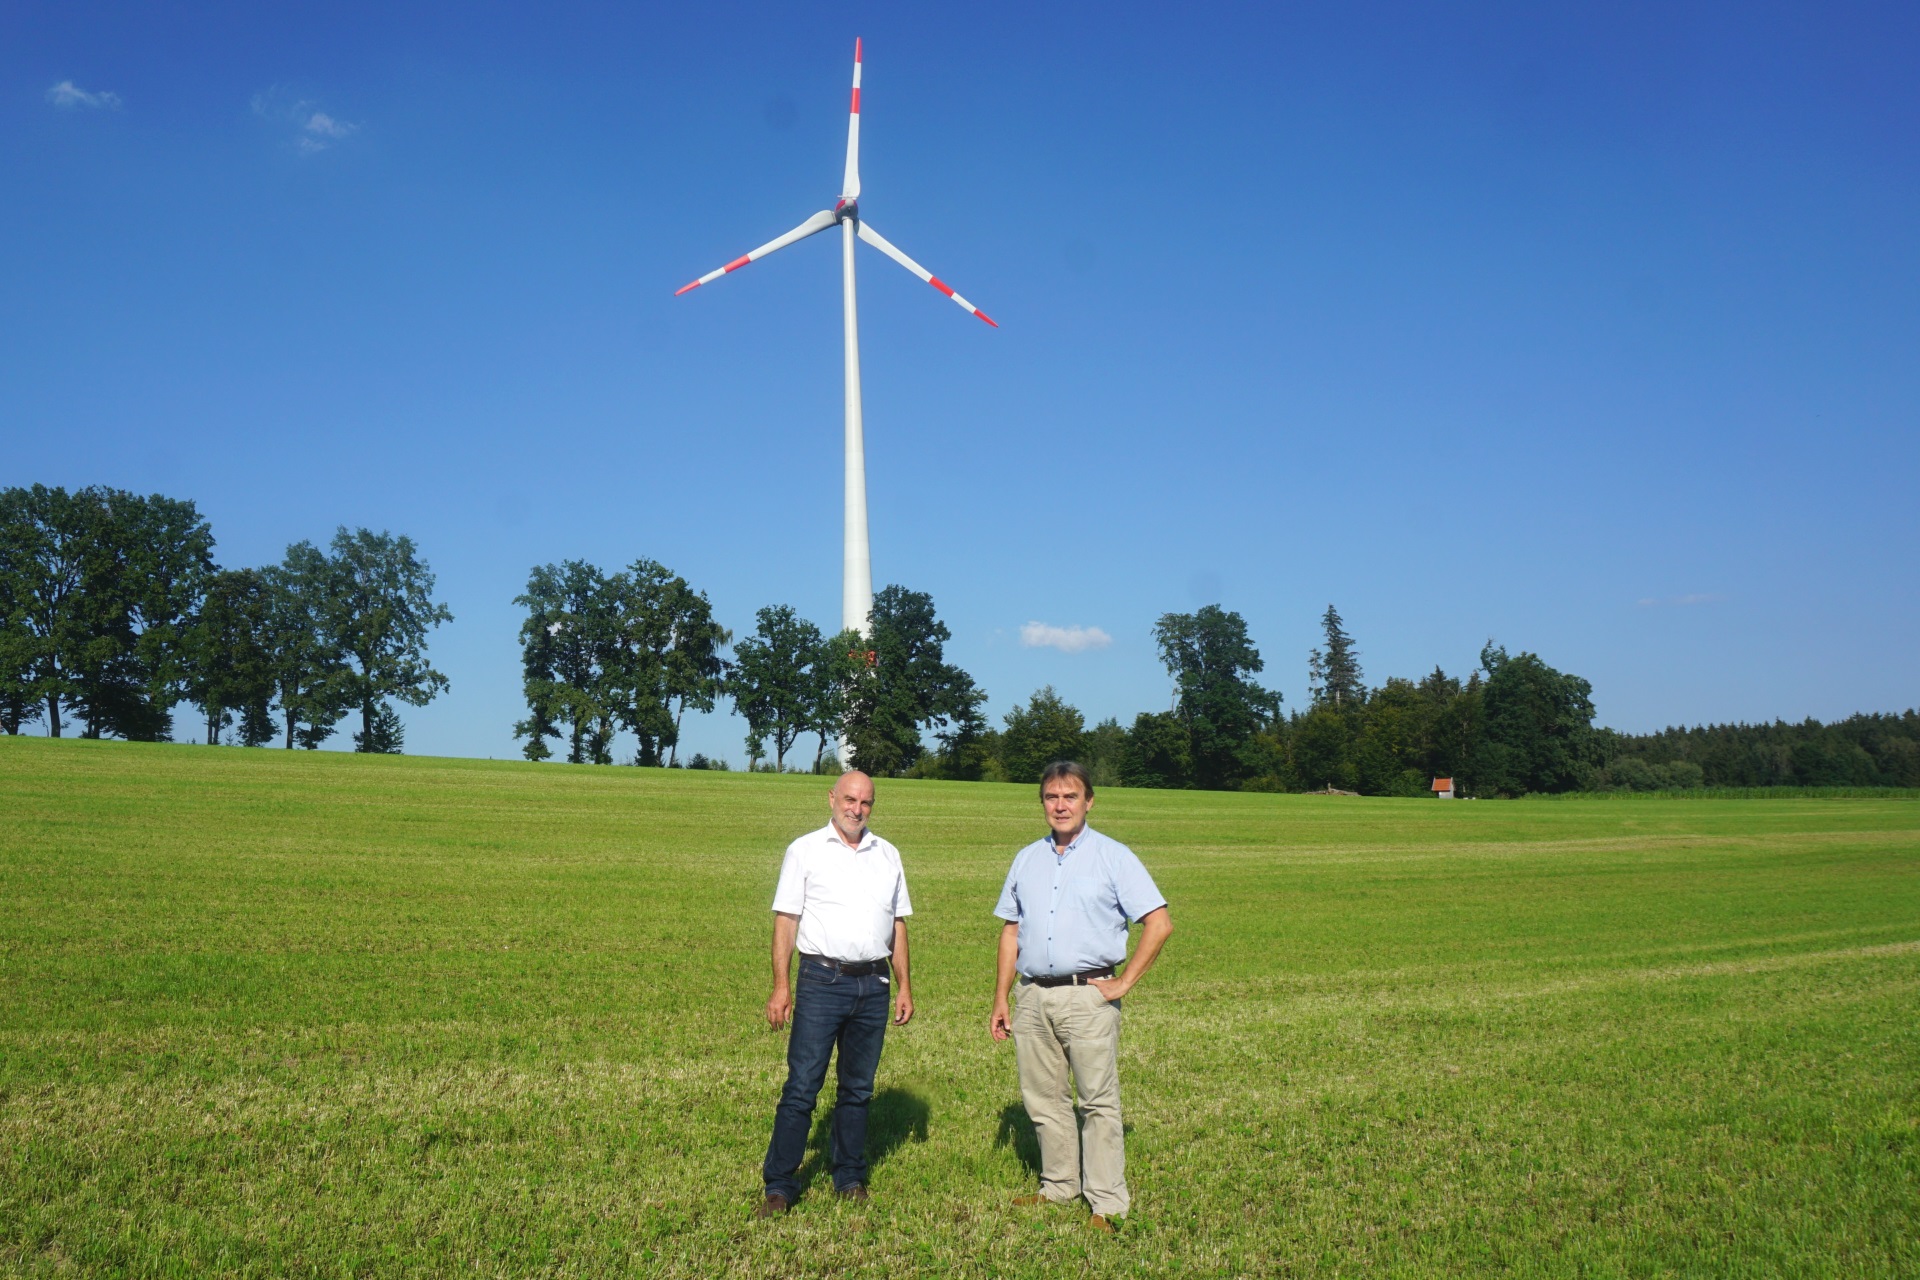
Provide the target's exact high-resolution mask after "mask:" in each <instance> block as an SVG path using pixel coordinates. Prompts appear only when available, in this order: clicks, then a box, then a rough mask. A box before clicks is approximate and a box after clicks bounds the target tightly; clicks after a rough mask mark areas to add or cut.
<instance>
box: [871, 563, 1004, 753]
mask: <svg viewBox="0 0 1920 1280" xmlns="http://www.w3.org/2000/svg"><path fill="white" fill-rule="evenodd" d="M871 618H872V628H873V634H872V636H871V638H870V639H869V640H868V641H867V642H866V644H865V645H864V646H859V645H858V642H856V646H855V648H854V650H853V651H854V652H856V653H859V652H861V648H862V647H864V649H865V650H867V651H870V652H871V653H872V654H873V655H874V660H873V664H872V666H871V667H870V668H868V669H867V670H866V671H865V672H864V673H860V672H858V671H855V672H852V673H851V674H852V677H853V678H852V679H850V680H848V681H847V682H846V683H844V684H843V686H842V697H841V706H842V708H844V719H843V723H844V725H845V730H844V736H845V740H846V742H847V745H848V746H850V747H851V748H852V754H853V761H852V763H853V765H854V766H855V767H856V768H860V769H864V770H865V771H867V772H868V773H871V774H876V775H881V774H884V775H893V774H900V773H904V772H906V771H907V769H909V768H910V767H912V765H913V764H914V762H915V761H917V760H918V759H919V758H920V757H921V755H923V754H924V753H925V751H926V747H925V744H924V743H923V742H922V741H921V737H920V734H921V731H922V730H923V729H930V730H936V731H938V732H940V733H941V734H942V735H943V736H946V737H950V738H953V739H956V740H957V739H959V738H961V737H963V736H965V735H966V732H967V730H968V728H969V727H970V726H975V725H978V722H979V719H980V715H979V707H980V704H981V703H982V702H984V701H985V699H986V695H985V694H984V693H982V692H981V691H980V690H979V689H977V688H976V687H975V686H974V683H973V678H972V677H971V676H969V675H968V674H967V673H966V672H964V671H962V670H960V668H958V667H956V666H953V665H951V664H949V663H948V662H947V661H946V657H945V648H944V646H945V644H946V642H947V641H948V640H949V639H951V638H952V633H950V632H949V631H948V630H947V627H946V624H945V623H943V622H941V621H940V620H939V618H938V617H937V616H936V615H935V613H934V608H933V597H931V596H929V595H927V594H926V593H925V592H923V591H909V590H907V589H906V588H905V587H901V586H889V587H887V588H885V589H884V590H882V591H881V592H880V593H879V594H878V595H876V596H875V597H874V598H873V612H872V614H871Z"/></svg>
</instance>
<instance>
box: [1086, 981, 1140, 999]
mask: <svg viewBox="0 0 1920 1280" xmlns="http://www.w3.org/2000/svg"><path fill="white" fill-rule="evenodd" d="M1087 985H1088V986H1090V987H1092V988H1093V989H1094V990H1095V991H1098V992H1099V993H1100V998H1101V999H1102V1000H1105V1001H1106V1002H1107V1003H1108V1004H1112V1003H1113V1002H1114V1001H1115V1000H1118V999H1119V998H1120V997H1121V996H1124V995H1125V994H1127V990H1128V987H1129V986H1130V985H1131V984H1130V983H1128V982H1127V980H1126V979H1125V978H1088V979H1087Z"/></svg>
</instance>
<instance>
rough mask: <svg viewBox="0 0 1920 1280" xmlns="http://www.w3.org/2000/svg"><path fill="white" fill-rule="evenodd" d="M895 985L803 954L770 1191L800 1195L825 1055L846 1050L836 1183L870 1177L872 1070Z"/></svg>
mask: <svg viewBox="0 0 1920 1280" xmlns="http://www.w3.org/2000/svg"><path fill="white" fill-rule="evenodd" d="M892 1005H893V988H892V987H890V986H889V985H888V984H887V980H886V979H885V978H883V977H880V976H879V975H877V974H875V975H870V976H868V977H864V978H849V977H847V976H846V975H845V974H841V973H836V972H834V971H833V970H832V969H829V968H828V967H827V966H825V965H823V964H818V963H816V962H814V961H811V960H808V959H806V958H804V957H802V959H801V961H800V977H799V980H798V981H797V982H796V983H795V984H794V991H793V1029H792V1030H791V1031H790V1032H788V1034H787V1087H786V1088H785V1089H783V1090H781V1092H780V1106H779V1108H778V1109H777V1110H776V1111H775V1112H774V1114H773V1141H772V1142H769V1143H768V1144H767V1162H766V1165H765V1166H764V1167H763V1168H762V1169H761V1171H760V1173H761V1177H762V1178H763V1179H764V1180H765V1181H766V1184H767V1194H768V1195H770V1196H776V1195H777V1196H785V1197H786V1199H787V1202H788V1203H789V1204H791V1203H792V1202H793V1201H794V1200H796V1199H798V1198H799V1195H800V1184H799V1182H798V1181H797V1180H796V1179H795V1177H794V1175H795V1174H796V1173H798V1172H799V1171H800V1161H801V1160H802V1159H803V1158H804V1157H805V1156H806V1154H807V1133H808V1131H809V1130H810V1129H812V1127H813V1103H814V1099H816V1098H818V1097H819V1096H820V1086H821V1085H822V1084H824V1083H825V1082H826V1079H827V1059H828V1058H829V1057H830V1056H832V1054H833V1052H834V1049H835V1048H836V1047H837V1048H838V1049H839V1051H840V1055H839V1056H840V1064H839V1072H838V1081H839V1086H840V1093H839V1098H838V1100H837V1101H836V1102H835V1103H834V1105H833V1186H834V1189H835V1190H836V1191H845V1190H846V1189H847V1188H849V1187H852V1186H856V1185H858V1186H864V1185H865V1184H866V1181H867V1105H868V1104H869V1103H871V1102H872V1101H873V1073H874V1072H875V1071H876V1070H877V1069H878V1068H879V1066H880V1047H881V1045H882V1044H883V1043H884V1042H885V1040H886V1037H887V1018H888V1016H889V1014H890V1013H891V1012H892Z"/></svg>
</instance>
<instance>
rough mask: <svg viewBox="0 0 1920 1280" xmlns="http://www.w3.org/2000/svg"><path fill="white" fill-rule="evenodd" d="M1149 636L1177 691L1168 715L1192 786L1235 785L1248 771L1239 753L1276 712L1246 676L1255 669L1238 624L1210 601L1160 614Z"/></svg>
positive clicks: (1242, 622)
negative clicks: (1184, 751) (1174, 717)
mask: <svg viewBox="0 0 1920 1280" xmlns="http://www.w3.org/2000/svg"><path fill="white" fill-rule="evenodd" d="M1153 637H1154V640H1155V641H1156V642H1157V643H1158V644H1159V646H1160V658H1161V661H1163V662H1165V663H1166V666H1167V671H1168V672H1169V673H1170V674H1171V675H1172V676H1173V680H1174V687H1175V689H1176V690H1177V691H1178V692H1177V697H1176V700H1175V704H1174V710H1175V712H1176V713H1177V714H1178V716H1179V718H1180V720H1181V722H1182V723H1183V724H1184V725H1185V726H1186V729H1187V733H1188V736H1189V739H1190V743H1189V747H1188V751H1189V753H1190V757H1191V759H1192V762H1193V781H1194V784H1195V785H1196V786H1199V787H1202V788H1205V789H1209V790H1221V789H1225V788H1230V787H1233V786H1235V785H1237V784H1238V783H1239V782H1240V781H1241V779H1243V778H1245V777H1247V776H1248V775H1249V774H1250V773H1251V772H1252V767H1251V762H1250V761H1249V760H1248V758H1247V756H1246V752H1247V749H1248V748H1249V747H1250V746H1251V745H1252V742H1253V737H1254V735H1255V734H1257V733H1259V732H1260V730H1261V729H1262V728H1264V727H1265V726H1266V725H1267V724H1268V723H1269V722H1270V721H1271V720H1272V719H1273V718H1274V717H1275V716H1277V715H1278V714H1279V712H1280V695H1279V694H1277V693H1274V692H1271V691H1269V690H1267V689H1263V688H1261V687H1260V686H1259V685H1257V684H1255V683H1254V682H1253V681H1252V680H1251V679H1250V678H1249V677H1250V676H1253V675H1256V674H1258V673H1259V672H1260V671H1261V669H1262V666H1263V664H1262V663H1261V660H1260V651H1259V650H1258V649H1256V648H1254V647H1253V642H1252V640H1251V639H1249V638H1248V635H1247V623H1246V619H1244V618H1242V617H1241V616H1240V615H1239V614H1237V613H1232V612H1229V611H1228V610H1225V609H1222V608H1221V607H1220V606H1219V605H1212V604H1210V605H1207V606H1205V607H1204V608H1202V609H1200V610H1199V611H1198V612H1196V613H1168V614H1162V615H1161V617H1160V621H1159V622H1158V623H1156V624H1155V625H1154V628H1153Z"/></svg>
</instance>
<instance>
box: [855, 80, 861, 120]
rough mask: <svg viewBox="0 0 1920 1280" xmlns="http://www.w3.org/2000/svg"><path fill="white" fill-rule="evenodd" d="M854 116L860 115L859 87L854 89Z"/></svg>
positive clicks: (856, 86)
mask: <svg viewBox="0 0 1920 1280" xmlns="http://www.w3.org/2000/svg"><path fill="white" fill-rule="evenodd" d="M853 114H855V115H859V114H860V86H858V85H855V86H854V89H853Z"/></svg>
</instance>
